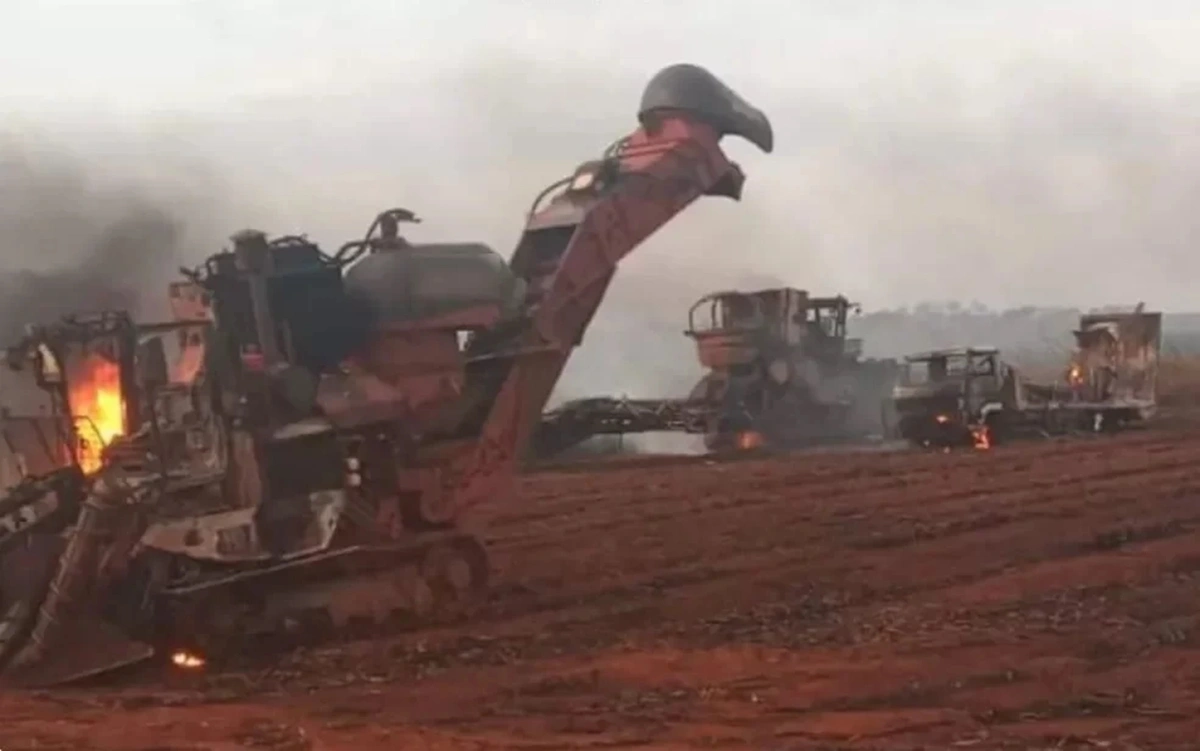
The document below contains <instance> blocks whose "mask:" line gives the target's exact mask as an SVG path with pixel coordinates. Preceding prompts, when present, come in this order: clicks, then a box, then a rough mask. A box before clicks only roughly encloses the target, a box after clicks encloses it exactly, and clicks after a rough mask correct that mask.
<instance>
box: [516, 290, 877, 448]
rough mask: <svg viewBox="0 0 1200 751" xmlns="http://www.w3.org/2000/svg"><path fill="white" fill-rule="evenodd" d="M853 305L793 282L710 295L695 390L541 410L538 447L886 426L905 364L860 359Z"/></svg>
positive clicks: (698, 318) (739, 443)
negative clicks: (601, 438) (675, 435)
mask: <svg viewBox="0 0 1200 751" xmlns="http://www.w3.org/2000/svg"><path fill="white" fill-rule="evenodd" d="M855 309H857V306H856V305H854V304H853V303H851V302H850V301H849V300H847V299H846V298H845V297H843V296H841V295H838V296H834V297H810V296H809V294H808V293H807V292H806V291H804V290H800V289H793V288H780V289H766V290H760V291H755V292H736V291H733V292H718V293H714V294H710V295H706V296H705V297H703V298H701V299H700V300H699V301H697V302H696V303H695V304H694V305H693V306H692V308H691V310H690V311H689V312H688V329H687V331H686V332H685V334H686V335H687V336H688V337H690V338H691V339H692V340H693V341H695V343H696V353H697V356H698V358H699V361H700V365H701V366H702V367H704V368H705V369H706V370H707V373H705V375H704V376H703V377H702V378H701V379H700V381H699V383H697V384H696V386H695V387H694V388H693V389H692V392H691V394H689V395H688V397H687V398H685V399H636V400H628V399H607V398H594V399H581V400H576V401H572V402H567V403H565V404H563V405H561V406H559V407H558V408H556V409H554V410H552V411H550V412H548V413H547V414H546V415H544V416H543V419H542V424H541V426H540V429H539V435H538V439H537V441H535V447H536V449H537V451H538V452H539V454H540V455H551V454H554V453H557V452H559V451H562V450H564V449H566V448H568V447H570V446H572V445H574V444H576V443H579V442H581V441H583V440H585V439H587V438H589V437H591V436H593V435H599V434H623V433H636V432H659V431H679V432H687V433H698V434H703V435H704V440H705V445H706V446H707V448H708V449H709V450H711V451H723V450H728V449H750V448H756V447H759V446H764V447H774V448H795V447H802V446H811V445H820V444H828V443H836V442H841V441H854V440H863V439H866V438H869V437H871V436H873V435H874V436H882V434H883V432H884V429H885V423H886V416H885V414H884V412H885V410H886V409H887V406H888V403H889V402H888V398H889V395H890V393H891V389H892V385H893V383H894V380H895V377H896V375H897V372H898V369H899V366H898V363H896V362H895V361H892V360H870V359H868V360H864V359H862V356H861V354H862V341H861V340H859V339H851V338H848V337H847V334H846V323H847V319H848V317H849V315H850V312H851V311H852V310H855Z"/></svg>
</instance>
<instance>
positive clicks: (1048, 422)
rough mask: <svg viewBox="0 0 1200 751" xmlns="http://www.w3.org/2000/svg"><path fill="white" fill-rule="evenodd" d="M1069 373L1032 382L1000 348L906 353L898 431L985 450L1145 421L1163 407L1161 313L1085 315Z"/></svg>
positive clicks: (898, 392) (913, 439) (897, 403)
mask: <svg viewBox="0 0 1200 751" xmlns="http://www.w3.org/2000/svg"><path fill="white" fill-rule="evenodd" d="M1073 333H1074V335H1075V343H1076V348H1075V351H1074V352H1073V353H1072V355H1071V358H1070V362H1069V363H1068V366H1067V369H1066V372H1065V373H1064V375H1063V378H1062V379H1061V380H1060V381H1059V382H1058V383H1055V384H1048V385H1043V384H1036V383H1031V382H1029V381H1028V380H1026V379H1025V378H1024V377H1022V375H1021V373H1020V372H1019V370H1018V369H1017V368H1016V367H1015V366H1013V365H1011V364H1009V363H1007V362H1005V361H1004V359H1003V358H1002V357H1001V354H1000V352H999V351H998V350H996V349H995V348H994V347H966V348H959V349H950V350H939V351H935V352H927V353H923V354H920V355H913V356H911V357H909V358H907V359H906V361H905V364H904V369H903V372H902V375H901V379H900V381H899V383H898V384H897V386H896V388H895V390H894V392H893V397H892V398H893V408H894V410H895V415H896V422H895V431H896V433H897V434H898V437H900V438H904V439H906V440H908V441H909V442H910V443H913V444H915V445H921V446H931V447H950V446H972V445H973V446H975V447H976V448H988V447H990V446H992V445H993V444H995V443H997V442H1002V441H1006V440H1010V439H1013V438H1020V437H1031V436H1045V435H1056V434H1065V433H1073V432H1101V431H1111V430H1118V429H1120V428H1123V427H1126V426H1129V425H1134V424H1138V423H1142V422H1144V421H1145V420H1147V419H1149V418H1150V417H1151V416H1153V414H1154V412H1155V409H1156V406H1157V376H1158V354H1159V349H1160V347H1161V341H1162V314H1161V313H1144V312H1142V310H1141V306H1140V305H1139V306H1138V308H1137V310H1135V311H1134V312H1132V313H1095V314H1088V315H1084V316H1082V317H1081V318H1080V321H1079V328H1078V329H1077V330H1075V331H1074V332H1073Z"/></svg>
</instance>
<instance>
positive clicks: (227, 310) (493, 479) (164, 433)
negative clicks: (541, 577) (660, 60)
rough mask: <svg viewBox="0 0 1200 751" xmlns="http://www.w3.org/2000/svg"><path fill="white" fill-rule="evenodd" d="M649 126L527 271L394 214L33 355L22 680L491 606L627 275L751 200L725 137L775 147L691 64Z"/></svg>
mask: <svg viewBox="0 0 1200 751" xmlns="http://www.w3.org/2000/svg"><path fill="white" fill-rule="evenodd" d="M639 120H640V127H639V128H638V129H637V130H636V131H635V132H634V133H632V134H631V135H630V136H628V137H627V138H624V139H621V140H620V141H619V142H617V143H616V144H614V145H613V146H612V147H610V148H609V149H608V150H607V151H606V152H605V153H604V155H603V156H602V158H600V159H598V160H595V161H589V162H585V163H584V164H582V165H580V166H579V167H578V168H577V169H576V171H575V172H574V174H572V175H571V176H570V177H568V178H566V179H564V180H562V181H560V182H559V183H556V184H555V185H554V186H551V188H550V189H548V190H547V191H545V192H544V193H543V194H542V195H541V196H539V200H538V202H537V204H536V205H535V207H534V209H533V211H531V213H530V215H529V217H528V220H527V222H526V227H525V231H524V234H523V235H522V238H521V240H520V242H519V244H518V246H517V248H516V250H515V251H514V253H513V255H512V257H511V258H510V259H509V261H508V262H507V263H506V262H505V261H504V259H502V258H501V257H500V256H499V255H498V254H496V253H495V252H494V251H492V250H491V249H490V248H487V247H486V246H483V245H480V244H474V243H439V244H415V243H410V242H408V241H407V240H406V239H405V238H403V237H401V236H400V234H399V225H400V223H402V222H413V221H416V217H415V216H414V215H413V214H412V213H411V212H408V211H405V210H402V209H394V210H391V211H387V212H384V213H383V214H381V215H379V216H378V217H377V218H376V220H375V221H374V222H373V223H372V225H371V227H370V228H369V229H368V231H367V234H366V236H365V237H364V239H362V240H357V241H353V242H350V243H347V244H346V245H344V246H342V248H340V249H339V250H338V251H337V252H336V253H334V254H327V253H326V252H325V251H324V250H322V249H321V248H320V247H319V246H317V245H316V244H314V243H312V242H310V241H309V240H307V239H306V238H305V237H303V236H285V237H280V238H276V239H274V240H269V239H268V238H267V237H266V235H264V234H263V233H261V232H255V231H247V232H243V233H239V234H238V235H236V236H235V237H234V238H233V247H232V249H231V250H229V251H224V252H221V253H218V254H216V255H214V256H212V257H211V258H209V259H208V260H207V261H206V262H205V264H203V265H202V266H201V267H200V268H199V269H197V270H195V271H194V272H190V273H188V274H187V275H186V276H187V281H185V282H180V283H177V284H175V285H173V286H172V288H171V302H172V306H173V310H174V314H175V315H174V320H173V321H170V322H167V323H160V324H137V323H135V322H133V321H132V320H131V319H130V318H129V316H128V315H126V314H124V313H122V312H119V311H116V312H109V313H103V314H97V315H91V316H76V317H71V318H68V319H66V320H63V321H61V322H58V323H55V324H52V325H48V326H44V327H38V328H35V329H33V330H31V332H30V335H29V336H28V337H27V338H26V339H25V340H24V341H22V342H20V343H19V344H17V345H16V346H14V347H13V348H11V350H10V351H9V362H10V364H11V365H12V366H13V367H14V368H17V369H19V370H20V372H22V373H26V374H30V377H32V378H35V379H36V381H37V383H38V385H39V386H41V387H42V389H43V390H44V391H45V393H46V394H48V396H49V400H50V405H51V411H52V413H53V415H54V416H55V419H54V420H52V421H51V423H52V424H53V425H55V426H61V427H56V428H54V429H53V430H52V431H51V432H52V433H53V435H52V436H50V438H49V439H48V440H43V441H42V442H43V443H45V444H47V445H49V446H51V447H52V450H51V451H50V452H48V453H51V454H54V455H61V456H63V457H65V458H64V459H63V460H62V461H61V462H59V463H58V469H55V470H53V471H50V472H46V473H41V474H39V475H38V476H36V477H33V478H30V479H27V480H25V481H23V482H22V483H20V484H19V485H17V486H16V487H15V488H12V489H11V490H10V492H9V493H8V494H7V495H5V496H3V497H0V618H2V620H0V673H2V675H3V677H4V678H5V679H6V680H9V681H13V682H16V683H19V684H25V685H30V684H40V685H46V684H55V683H61V682H64V681H69V680H72V679H75V678H80V677H84V676H89V675H95V674H97V673H101V672H104V671H108V670H112V669H114V668H117V667H121V666H124V665H128V664H131V663H136V662H139V661H141V660H145V659H148V658H150V657H152V656H155V655H158V656H160V657H169V656H174V658H175V659H176V660H177V661H178V662H179V663H180V664H183V665H189V666H190V665H196V664H200V663H202V662H204V661H209V662H211V661H213V660H220V659H224V658H226V657H227V656H228V655H231V654H236V653H239V652H241V651H244V650H246V649H247V648H253V649H255V650H259V649H261V648H262V647H263V646H264V645H266V646H268V647H272V648H274V647H279V646H284V645H287V644H289V643H293V642H294V640H297V639H300V640H308V639H312V638H324V637H328V636H337V635H339V634H346V633H355V632H360V631H361V630H363V629H365V630H367V631H370V630H372V629H376V628H378V627H380V626H387V625H389V624H393V623H400V622H405V621H407V622H412V623H416V624H418V625H419V624H420V623H421V622H423V621H428V620H429V619H439V618H442V617H453V616H456V615H459V614H462V613H464V612H469V611H470V609H471V607H472V604H473V603H476V602H478V600H479V596H480V595H481V594H482V593H483V592H484V591H485V589H486V584H487V574H488V565H487V557H486V553H485V551H484V548H483V546H482V545H481V543H480V541H479V538H478V536H476V535H475V534H472V532H471V530H470V529H469V528H468V527H467V526H466V519H467V514H468V512H469V511H470V509H471V508H472V507H474V506H475V505H477V504H479V503H483V502H487V501H493V500H502V499H503V498H504V497H505V496H507V495H508V494H510V492H511V490H512V485H513V480H514V479H515V475H516V472H517V465H518V462H519V460H520V459H521V457H522V455H523V454H524V452H525V449H526V448H527V445H528V443H529V441H530V438H531V434H532V432H533V428H534V426H535V424H536V423H537V421H538V418H539V415H540V413H541V410H542V408H543V407H544V406H545V403H546V400H547V398H548V396H549V395H550V392H551V391H552V389H553V388H554V385H555V383H556V381H557V379H558V377H559V374H560V373H561V372H562V369H563V366H564V365H565V363H566V360H567V358H568V357H569V355H570V353H571V351H572V350H573V349H574V347H575V346H577V345H578V344H579V343H580V341H581V340H582V337H583V333H584V331H585V330H586V328H587V326H588V324H589V323H590V321H591V318H592V316H593V315H594V313H595V311H596V309H597V307H598V306H599V304H600V302H601V300H602V299H603V297H604V294H605V291H606V290H607V287H608V284H609V283H610V282H611V280H612V278H613V275H614V273H615V271H616V266H617V264H618V262H619V261H620V259H621V258H623V257H624V256H625V255H627V254H628V253H629V252H631V251H632V250H633V249H634V248H636V247H637V246H638V245H639V244H640V243H641V242H642V241H644V240H645V239H646V238H647V237H648V236H649V235H650V234H651V233H653V232H654V231H655V230H657V229H658V228H659V227H660V226H662V225H663V224H665V223H666V222H668V221H669V220H670V219H671V218H672V217H674V216H675V215H676V214H678V213H679V212H680V211H682V210H683V209H684V208H685V207H687V206H688V205H690V204H691V203H692V202H693V201H694V200H695V199H697V198H699V197H701V196H704V195H717V196H725V197H728V198H733V199H738V198H740V196H741V190H742V184H743V181H744V176H743V175H742V172H741V170H740V168H738V166H737V165H736V164H734V163H733V162H731V161H729V160H728V159H727V158H726V157H725V155H724V153H723V152H722V150H721V148H720V145H719V144H720V141H721V138H722V137H723V136H725V135H729V134H734V135H739V136H742V137H745V138H747V139H748V140H750V141H751V142H753V143H754V144H755V145H757V146H758V147H759V148H760V149H762V150H764V151H770V150H771V148H772V145H773V141H772V138H773V136H772V133H771V128H770V124H769V123H768V121H767V120H766V118H765V116H763V115H762V113H761V112H759V111H758V110H756V109H754V108H753V107H750V105H748V104H747V103H746V102H744V101H743V100H741V98H740V97H738V96H737V95H736V94H734V93H733V92H732V91H730V90H729V89H728V88H727V87H725V86H724V84H722V83H721V82H720V81H718V80H717V79H716V78H714V77H713V76H712V75H711V74H710V73H708V72H707V71H705V70H703V69H701V68H697V67H695V66H690V65H677V66H672V67H669V68H667V69H664V70H663V71H661V72H660V73H659V74H658V75H657V76H656V77H655V78H654V79H652V81H651V82H650V84H649V85H648V86H647V88H646V91H645V93H644V95H643V98H642V105H641V109H640V111H639ZM555 191H557V192H555ZM59 418H61V419H59ZM42 438H43V439H46V436H42ZM18 443H19V442H18ZM33 443H35V442H32V441H31V442H28V443H27V444H26V445H22V446H16V447H15V448H14V445H15V444H14V442H13V441H12V440H9V441H8V445H9V447H10V449H13V450H14V451H15V452H16V453H18V454H20V453H23V452H27V451H31V450H32V448H31V446H32V444H33ZM60 449H61V450H60ZM18 463H20V462H18Z"/></svg>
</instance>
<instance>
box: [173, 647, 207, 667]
mask: <svg viewBox="0 0 1200 751" xmlns="http://www.w3.org/2000/svg"><path fill="white" fill-rule="evenodd" d="M171 664H173V665H174V666H175V667H177V668H184V669H186V670H198V669H200V668H202V667H204V658H203V657H201V656H200V655H198V654H193V653H192V652H185V651H183V650H180V651H178V652H175V653H174V654H172V655H171Z"/></svg>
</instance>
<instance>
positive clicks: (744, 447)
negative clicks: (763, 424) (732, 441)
mask: <svg viewBox="0 0 1200 751" xmlns="http://www.w3.org/2000/svg"><path fill="white" fill-rule="evenodd" d="M762 445H763V437H762V433H759V432H757V431H754V430H744V431H742V432H741V433H738V435H737V447H738V450H740V451H751V450H753V449H756V448H759V447H760V446H762Z"/></svg>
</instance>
